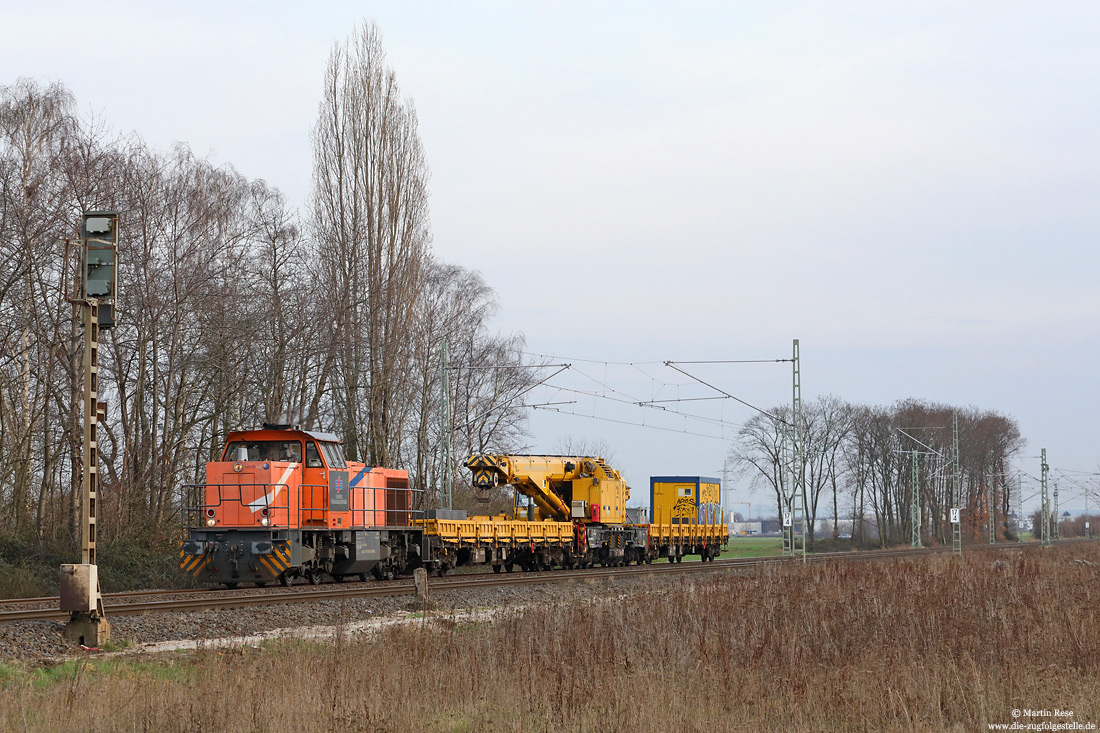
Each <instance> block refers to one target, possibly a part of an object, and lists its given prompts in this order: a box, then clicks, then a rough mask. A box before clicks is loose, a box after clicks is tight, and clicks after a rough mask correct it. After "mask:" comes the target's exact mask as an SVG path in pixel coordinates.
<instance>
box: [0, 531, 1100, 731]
mask: <svg viewBox="0 0 1100 733" xmlns="http://www.w3.org/2000/svg"><path fill="white" fill-rule="evenodd" d="M1078 559H1083V560H1087V561H1089V562H1091V563H1096V564H1094V565H1089V564H1086V563H1082V562H1075V560H1078ZM1098 579H1100V547H1098V546H1096V545H1095V544H1089V545H1081V546H1076V547H1061V548H1057V549H1055V550H1048V551H1046V552H1041V551H1039V550H1037V549H1036V550H1029V551H1027V552H1024V553H1022V554H1009V553H997V554H990V553H978V552H969V553H968V555H967V556H966V557H965V558H963V559H962V561H961V562H960V561H958V560H957V559H955V558H951V557H936V558H931V559H922V560H919V561H913V562H903V561H895V562H877V563H833V564H829V565H812V566H810V567H801V566H791V567H781V568H775V567H771V568H765V569H762V570H760V571H759V572H758V573H757V574H756V575H751V576H718V577H716V578H713V579H707V580H695V581H684V583H683V585H682V587H680V588H678V589H676V590H675V591H674V592H670V590H669V588H668V587H667V586H665V587H663V589H662V591H661V592H654V593H644V594H638V595H634V596H630V597H628V598H625V599H622V600H617V601H612V602H599V603H594V604H588V603H574V604H563V605H557V606H547V607H540V608H535V609H529V610H526V611H523V612H521V613H519V614H516V615H509V616H504V617H502V618H500V619H499V620H498V621H496V622H494V623H491V624H462V623H454V622H451V623H447V622H443V623H417V624H412V625H409V626H404V627H399V628H393V629H389V630H387V631H385V632H382V633H380V634H377V635H373V636H368V637H363V638H342V639H340V640H338V641H337V642H336V643H335V644H323V645H322V644H315V643H307V642H293V643H281V644H278V645H273V646H269V647H267V648H266V649H264V650H262V651H261V650H237V651H235V652H232V653H218V652H216V651H203V652H199V653H197V654H190V655H179V656H174V657H172V658H168V659H164V658H162V659H160V660H158V661H156V662H148V661H146V662H143V663H140V664H137V663H134V662H120V661H117V660H116V661H112V662H110V663H109V664H106V663H104V662H98V663H93V665H92V666H91V667H88V668H82V667H80V666H79V665H70V666H68V667H63V668H60V669H59V670H58V669H55V670H53V671H51V672H50V673H49V674H45V673H37V674H31V673H28V672H25V671H21V670H16V669H11V668H9V669H8V671H7V678H6V679H7V681H6V682H5V681H4V680H5V677H4V672H3V669H0V685H2V686H4V687H5V689H4V691H3V693H4V694H3V695H2V697H0V729H10V730H23V729H25V728H27V729H32V730H82V731H95V730H104V731H106V730H110V731H116V730H157V731H175V730H190V731H206V730H256V731H292V730H296V731H311V730H333V731H345V730H390V731H405V730H447V731H475V730H477V731H498V730H522V731H527V730H592V731H610V730H615V731H703V730H706V731H713V730H883V729H889V730H952V729H955V730H978V729H982V730H984V729H985V727H986V723H990V722H991V723H999V722H1006V723H1010V722H1012V718H1011V711H1012V710H1013V709H1014V708H1048V709H1052V708H1054V707H1056V706H1057V707H1060V708H1062V709H1066V710H1072V711H1074V713H1075V716H1074V718H1073V719H1074V720H1076V721H1077V722H1079V723H1087V722H1095V723H1100V700H1098V694H1097V681H1098V679H1097V678H1098V674H1097V673H1098V671H1100V654H1098V644H1100V619H1098V616H1097V603H1098V601H1100V586H1098ZM96 664H100V665H105V666H102V667H96V666H95V665H96ZM1035 722H1038V721H1035Z"/></svg>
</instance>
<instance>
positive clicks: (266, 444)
mask: <svg viewBox="0 0 1100 733" xmlns="http://www.w3.org/2000/svg"><path fill="white" fill-rule="evenodd" d="M223 460H226V461H293V462H295V463H297V462H299V461H301V460H302V444H301V443H299V442H298V441H297V440H234V441H233V442H232V443H230V444H229V445H227V446H226V447H225V458H224V459H223Z"/></svg>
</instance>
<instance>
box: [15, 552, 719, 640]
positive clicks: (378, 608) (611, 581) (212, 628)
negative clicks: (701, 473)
mask: <svg viewBox="0 0 1100 733" xmlns="http://www.w3.org/2000/svg"><path fill="white" fill-rule="evenodd" d="M706 575H707V576H709V575H711V574H710V573H707V574H706ZM698 579H699V576H694V577H693V578H691V579H688V578H686V577H680V576H678V577H667V576H666V577H661V576H657V577H653V576H648V577H646V576H643V577H617V578H593V579H585V578H581V579H576V580H570V581H565V582H562V581H559V582H547V583H545V584H543V583H538V584H523V585H500V586H496V587H490V588H479V589H469V590H443V589H442V588H440V587H439V586H436V588H433V589H432V595H431V600H432V602H433V604H434V606H435V608H434V610H432V611H431V612H429V613H430V614H432V615H440V616H447V615H449V614H456V613H466V612H470V611H475V610H479V609H480V610H486V609H495V610H509V609H519V608H522V607H525V606H531V605H545V604H550V603H568V602H577V601H583V600H590V599H597V598H604V597H610V596H621V595H623V594H629V593H637V592H641V591H653V590H657V589H661V588H665V587H672V586H678V585H680V586H682V585H683V584H684V583H690V582H697V580H698ZM548 580H549V579H548ZM413 599H414V596H413V595H412V594H411V593H410V594H408V595H402V596H388V597H381V598H342V599H334V600H322V601H311V602H304V603H286V604H272V605H269V606H248V607H246V608H240V609H228V610H212V611H198V612H179V613H155V614H146V615H140V616H137V615H131V616H126V615H122V609H117V610H115V611H113V612H112V615H109V616H108V620H109V621H110V623H111V642H112V644H111V648H113V649H127V650H134V651H138V650H141V649H143V648H145V647H146V646H149V649H150V651H154V650H155V651H160V650H164V649H170V648H172V646H173V645H172V644H167V643H165V644H161V643H160V642H177V641H178V642H195V641H198V642H209V643H225V641H226V640H229V641H230V642H231V641H232V640H234V639H236V640H240V639H242V638H244V637H253V636H256V635H263V634H265V633H266V632H275V631H277V630H286V632H287V635H291V633H292V632H293V630H295V629H303V628H312V627H337V628H340V627H357V628H363V627H364V624H363V623H361V622H364V621H370V620H383V619H390V620H398V619H401V618H406V617H409V616H410V615H411V614H413V613H417V612H414V611H412V610H410V607H411V602H412V601H413ZM116 614H117V615H116ZM417 615H420V614H419V613H417ZM63 629H64V624H62V623H58V622H53V621H14V622H8V623H3V624H0V660H14V659H22V660H36V659H39V660H41V659H47V658H56V657H65V656H71V655H74V654H87V652H82V651H81V650H80V649H79V648H75V649H74V647H73V646H72V644H70V643H69V642H66V641H65V640H64V639H63V638H62V631H63ZM154 644H155V645H156V646H155V647H154V646H152V645H154ZM179 646H180V647H181V648H187V647H194V644H193V643H189V644H185V643H181V644H180V645H179Z"/></svg>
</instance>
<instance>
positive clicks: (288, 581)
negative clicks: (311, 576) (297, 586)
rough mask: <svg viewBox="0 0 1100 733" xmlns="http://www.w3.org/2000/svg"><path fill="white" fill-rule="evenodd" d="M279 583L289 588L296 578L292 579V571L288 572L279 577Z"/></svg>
mask: <svg viewBox="0 0 1100 733" xmlns="http://www.w3.org/2000/svg"><path fill="white" fill-rule="evenodd" d="M279 582H280V583H282V584H283V587H284V588H289V587H290V585H291V583H293V582H294V578H292V577H290V571H289V570H287V571H286V572H284V573H283V574H282V575H280V576H279Z"/></svg>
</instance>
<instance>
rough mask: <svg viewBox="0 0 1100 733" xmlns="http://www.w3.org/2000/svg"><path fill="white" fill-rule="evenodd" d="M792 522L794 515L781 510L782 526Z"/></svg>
mask: <svg viewBox="0 0 1100 733" xmlns="http://www.w3.org/2000/svg"><path fill="white" fill-rule="evenodd" d="M792 524H794V515H793V514H791V513H790V512H783V526H784V527H790V526H791V525H792Z"/></svg>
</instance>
